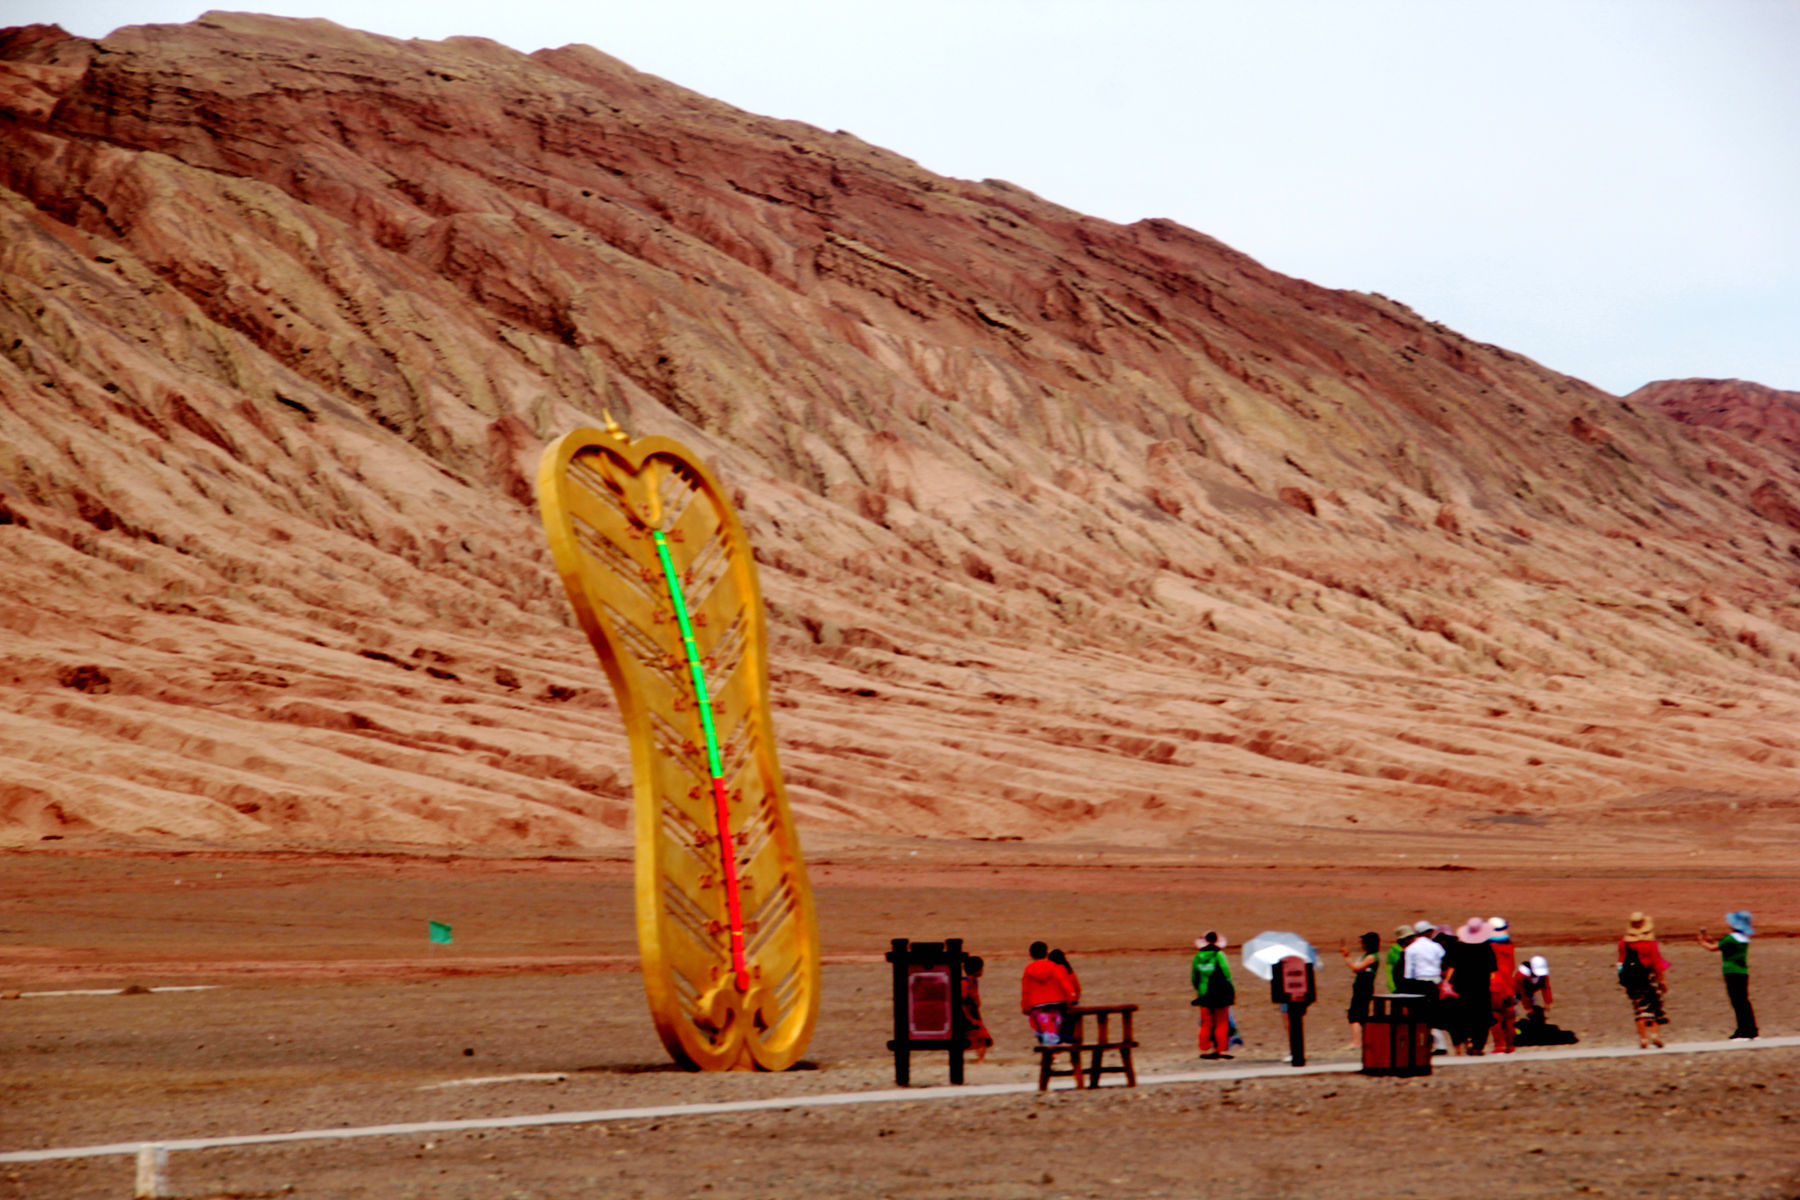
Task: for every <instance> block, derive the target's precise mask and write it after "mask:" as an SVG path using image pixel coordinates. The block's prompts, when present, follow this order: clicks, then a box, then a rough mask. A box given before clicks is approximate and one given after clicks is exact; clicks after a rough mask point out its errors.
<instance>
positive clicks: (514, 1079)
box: [418, 1071, 568, 1092]
mask: <svg viewBox="0 0 1800 1200" xmlns="http://www.w3.org/2000/svg"><path fill="white" fill-rule="evenodd" d="M566 1079H568V1075H566V1074H565V1073H563V1072H561V1071H536V1072H532V1073H531V1074H527V1075H483V1076H481V1077H480V1078H479V1079H446V1080H445V1081H444V1082H442V1083H426V1084H421V1085H420V1086H419V1088H418V1090H419V1091H421V1092H433V1091H436V1090H437V1089H439V1088H453V1087H479V1086H481V1085H482V1084H484V1083H562V1082H563V1081H564V1080H566Z"/></svg>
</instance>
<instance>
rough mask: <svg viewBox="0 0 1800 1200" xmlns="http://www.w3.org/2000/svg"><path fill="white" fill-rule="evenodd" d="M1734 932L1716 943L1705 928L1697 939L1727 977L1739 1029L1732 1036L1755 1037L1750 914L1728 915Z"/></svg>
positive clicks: (1733, 1031)
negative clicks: (1709, 952)
mask: <svg viewBox="0 0 1800 1200" xmlns="http://www.w3.org/2000/svg"><path fill="white" fill-rule="evenodd" d="M1725 924H1726V925H1728V926H1730V927H1731V932H1730V933H1728V934H1726V935H1725V936H1724V937H1722V938H1720V939H1719V940H1718V941H1716V942H1715V941H1713V940H1712V938H1711V937H1709V936H1708V935H1707V932H1706V930H1705V929H1704V928H1703V929H1701V930H1700V932H1699V933H1697V934H1695V935H1694V940H1696V941H1698V942H1699V943H1700V944H1701V945H1702V946H1705V947H1706V948H1707V949H1708V950H1711V951H1713V952H1714V953H1715V954H1717V955H1718V956H1719V970H1720V972H1721V973H1722V974H1723V975H1724V977H1725V995H1726V996H1727V997H1729V998H1730V1000H1731V1011H1732V1012H1733V1013H1734V1014H1736V1016H1737V1028H1736V1029H1734V1030H1732V1033H1731V1036H1732V1037H1733V1038H1734V1039H1736V1038H1753V1037H1755V1036H1756V1010H1755V1009H1753V1008H1751V1007H1750V934H1751V926H1750V911H1749V910H1748V909H1739V910H1738V911H1736V912H1728V913H1726V914H1725Z"/></svg>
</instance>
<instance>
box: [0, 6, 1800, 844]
mask: <svg viewBox="0 0 1800 1200" xmlns="http://www.w3.org/2000/svg"><path fill="white" fill-rule="evenodd" d="M0 107H3V108H4V109H5V114H6V119H5V120H4V121H0V562H3V563H4V569H5V576H6V579H7V581H8V587H7V588H6V590H5V594H4V595H3V596H0V647H4V657H3V658H0V710H3V711H4V713H5V718H4V720H3V721H0V836H3V837H4V838H5V839H7V840H13V841H21V840H26V841H28V840H34V839H38V838H44V837H71V836H80V835H91V836H112V837H116V836H130V837H136V838H143V837H153V838H176V839H191V840H200V841H207V842H226V843H236V842H241V841H255V842H268V841H280V842H305V843H309V844H367V843H373V842H413V843H421V842H422V843H437V844H479V845H489V846H537V847H546V846H584V847H587V846H605V845H614V844H622V843H623V842H624V841H625V840H626V838H627V837H628V829H627V827H626V816H627V809H628V803H629V765H628V761H627V757H626V754H625V751H624V746H623V741H622V738H621V736H620V734H619V731H618V728H617V720H616V716H615V715H614V714H613V712H612V711H611V707H612V706H611V700H610V697H609V695H608V693H607V689H606V684H605V681H604V679H603V677H602V676H601V674H600V672H599V670H598V669H597V667H596V665H595V664H594V662H593V660H592V656H591V654H590V652H589V651H588V648H587V647H586V645H585V642H584V641H583V639H582V638H581V636H580V634H579V632H578V631H577V630H576V629H575V628H574V626H573V624H572V622H571V620H570V618H569V615H568V613H567V611H566V604H565V603H564V600H563V598H562V596H561V594H560V591H559V586H558V584H557V582H556V580H555V578H554V575H553V572H552V571H551V569H550V565H549V562H548V557H547V554H546V552H545V550H544V546H543V538H542V536H541V534H540V532H539V530H538V529H537V526H536V516H535V511H534V504H533V498H532V495H531V486H530V483H529V482H528V481H529V480H530V478H531V473H532V468H533V464H534V461H535V458H536V456H537V453H538V451H539V449H540V447H541V446H542V445H543V444H544V442H545V441H546V440H548V439H549V438H551V437H553V436H555V435H556V434H558V433H560V432H562V431H564V430H566V429H568V428H570V427H572V426H575V425H580V424H593V423H597V422H598V421H599V420H600V419H601V414H602V413H603V412H605V411H610V412H611V413H612V414H613V415H615V416H616V417H617V418H618V419H619V420H620V421H621V423H623V424H624V425H626V426H627V427H628V428H629V429H630V430H632V431H633V432H635V433H663V434H669V435H671V436H674V437H676V438H679V439H681V440H683V441H686V442H688V443H689V444H690V445H692V446H694V447H695V448H696V449H698V450H699V451H701V452H702V453H703V454H704V455H706V456H707V457H708V458H709V461H710V462H711V463H712V465H713V466H714V468H715V470H716V472H717V473H718V474H719V475H720V476H721V477H723V478H725V479H727V480H729V481H731V482H732V485H733V486H734V487H735V489H736V493H737V494H736V497H735V499H736V501H737V503H738V504H739V506H740V509H741V511H742V514H743V517H744V519H745V522H746V525H747V527H748V529H749V532H750V535H751V537H752V539H753V540H754V541H755V543H756V545H757V548H758V550H757V552H758V557H759V559H760V562H761V568H762V576H763V583H764V589H765V592H766V594H767V596H768V599H769V608H770V614H771V620H772V630H773V634H774V637H775V643H776V645H775V657H776V661H777V664H778V666H777V671H776V678H775V689H776V695H777V698H778V700H777V702H778V704H779V705H780V709H781V711H780V712H779V714H778V722H779V724H778V728H779V731H780V733H781V735H782V753H783V755H784V759H785V762H786V765H787V767H788V770H789V779H790V786H791V789H792V792H793V798H794V800H795V803H796V809H797V812H798V814H799V816H800V819H801V820H802V821H803V822H804V823H805V824H806V825H807V827H809V828H811V829H814V830H825V829H834V830H838V831H842V832H844V833H846V834H857V833H883V834H894V833H900V834H918V835H928V836H946V837H1023V838H1041V837H1051V836H1059V837H1083V838H1085V837H1094V838H1105V839H1110V840H1125V841H1139V842H1146V843H1156V844H1176V843H1180V842H1182V841H1183V840H1184V839H1187V840H1202V841H1203V839H1204V838H1205V836H1206V833H1207V831H1208V829H1210V828H1218V827H1222V826H1224V825H1242V824H1244V823H1272V824H1276V825H1283V826H1293V827H1303V826H1307V825H1317V824H1320V823H1333V824H1337V823H1344V822H1357V823H1362V824H1365V825H1368V826H1375V827H1393V828H1406V827H1416V826H1420V825H1443V824H1466V823H1470V822H1475V823H1478V824H1477V826H1476V827H1480V826H1479V823H1485V822H1511V823H1534V822H1558V821H1582V820H1587V819H1590V818H1594V817H1607V818H1609V819H1629V820H1631V821H1632V822H1634V823H1635V824H1640V825H1641V824H1644V823H1646V822H1647V823H1652V824H1653V823H1655V822H1658V821H1664V820H1671V819H1679V818H1687V817H1699V818H1703V819H1704V818H1707V817H1709V816H1713V815H1718V816H1723V815H1726V814H1735V819H1737V820H1739V821H1742V820H1745V819H1750V825H1751V826H1752V827H1755V826H1756V825H1757V824H1758V823H1761V825H1763V826H1768V825H1771V824H1774V823H1787V822H1791V821H1792V820H1793V818H1794V816H1795V813H1796V811H1797V804H1800V800H1797V797H1796V788H1795V785H1794V780H1795V778H1796V777H1797V772H1800V719H1797V718H1800V603H1797V596H1800V591H1797V587H1796V585H1797V584H1800V521H1797V520H1796V514H1797V513H1800V508H1796V505H1800V455H1797V454H1796V450H1795V446H1794V444H1793V442H1792V441H1791V440H1784V437H1783V436H1780V435H1779V433H1778V431H1777V435H1776V436H1773V438H1771V436H1768V435H1767V431H1766V430H1764V429H1763V428H1762V427H1761V426H1757V427H1754V428H1752V427H1747V426H1745V425H1744V424H1741V423H1740V424H1737V425H1730V424H1727V425H1725V426H1723V427H1707V426H1706V425H1704V423H1703V424H1694V423H1690V422H1692V421H1693V420H1695V414H1694V413H1692V412H1684V411H1680V410H1678V409H1675V408H1672V407H1671V406H1669V405H1666V404H1664V403H1662V402H1660V401H1659V400H1658V399H1657V398H1656V397H1654V396H1644V395H1641V394H1640V395H1639V396H1635V397H1632V398H1630V399H1628V400H1621V399H1619V398H1617V397H1614V396H1611V395H1608V394H1606V393H1604V392H1601V391H1599V390H1598V389H1596V388H1593V387H1591V386H1589V385H1587V384H1585V383H1582V382H1581V381H1579V380H1576V379H1572V378H1569V377H1568V376H1565V375H1562V374H1559V373H1557V372H1556V371H1554V370H1552V369H1550V368H1548V367H1545V366H1542V365H1540V364H1537V363H1535V362H1532V361H1530V360H1528V359H1526V358H1524V357H1522V356H1520V355H1517V354H1514V353H1511V352H1509V351H1507V350H1504V349H1502V348H1500V347H1496V346H1491V345H1484V344H1479V343H1475V342H1472V341H1470V340H1468V339H1467V338H1464V337H1462V336H1460V335H1459V334H1457V333H1456V332H1455V331H1453V330H1450V329H1447V328H1445V327H1444V326H1442V325H1440V324H1437V323H1434V322H1432V321H1430V320H1427V319H1426V318H1424V317H1422V316H1420V315H1418V314H1416V313H1414V312H1413V311H1412V310H1410V309H1409V308H1407V307H1406V306H1405V305H1404V304H1402V303H1400V302H1398V301H1395V300H1391V299H1388V298H1386V297H1382V296H1376V295H1364V294H1358V293H1351V292H1340V291H1331V290H1328V289H1324V288H1320V287H1316V286H1313V285H1311V284H1309V283H1306V282H1304V281H1301V280H1297V279H1291V278H1286V277H1284V276H1281V275H1278V274H1275V273H1273V272H1271V271H1268V270H1266V269H1264V268H1262V267H1261V266H1259V265H1258V264H1257V263H1256V262H1254V261H1252V260H1251V259H1249V258H1247V257H1246V256H1244V255H1242V254H1239V253H1237V252H1235V251H1233V250H1231V249H1230V248H1228V247H1226V246H1223V245H1221V244H1220V243H1218V242H1216V241H1214V240H1213V239H1211V238H1208V237H1206V236H1204V235H1202V234H1199V233H1196V232H1193V231H1191V230H1188V229H1185V228H1182V227H1181V226H1179V225H1176V224H1174V223H1172V222H1168V221H1162V220H1147V221H1141V222H1138V223H1136V224H1133V225H1125V226H1121V225H1116V224H1111V223H1108V222H1105V221H1101V220H1097V219H1094V218H1090V217H1085V216H1082V215H1080V214H1078V213H1074V212H1071V211H1069V210H1066V209H1063V208H1060V207H1058V206H1056V205H1055V204H1053V203H1050V202H1049V201H1046V200H1044V199H1040V198H1038V197H1036V196H1033V195H1031V194H1029V193H1027V192H1025V191H1023V190H1021V189H1019V188H1017V187H1014V186H1011V185H1009V184H1006V183H1004V182H1001V181H997V180H988V181H984V182H979V183H976V182H969V181H964V180H956V179H947V178H942V177H939V176H935V175H933V174H931V173H929V172H927V171H925V170H923V169H921V168H920V167H918V166H917V165H916V164H914V163H912V162H910V161H908V160H907V159H904V158H902V157H900V156H898V155H896V154H893V153H890V152H888V151H885V150H882V149H879V148H877V147H873V146H869V145H866V144H864V143H862V142H860V141H858V140H857V139H856V138H854V137H852V136H850V135H848V134H845V133H841V132H840V133H826V132H823V131H821V130H818V129H814V128H811V127H809V126H805V125H800V124H795V123H792V122H782V121H775V120H769V119H764V118H760V117H756V116H753V115H750V114H747V113H743V112H740V111H737V110H734V109H732V108H729V107H727V106H725V105H722V104H719V103H716V102H714V101H711V100H708V99H706V98H705V97H702V96H699V95H696V94H694V93H692V92H688V91H684V90H683V89H681V88H679V87H676V86H674V85H672V84H670V83H667V82H664V81H662V80H658V79H654V78H651V77H649V76H646V75H643V74H640V73H638V72H636V71H634V70H632V69H631V68H630V67H628V66H626V65H624V64H623V63H620V62H618V61H616V60H614V59H611V58H609V57H607V56H606V55H604V54H602V53H600V52H598V51H596V50H592V49H589V48H586V47H578V46H571V47H564V48H562V49H558V50H546V51H540V52H538V53H536V54H531V55H525V54H520V53H517V52H514V51H512V50H509V49H507V48H505V47H502V46H499V45H496V44H494V43H491V42H486V41H480V40H475V39H451V40H448V41H445V42H436V43H430V42H401V41H395V40H390V39H386V38H380V37H375V36H371V35H367V34H362V33H356V32H352V31H349V30H345V29H342V28H339V27H337V26H334V25H331V24H329V23H326V22H321V21H294V20H281V19H274V18H265V17H251V16H244V15H236V14H221V13H212V14H208V15H207V16H206V17H204V18H202V19H201V20H200V21H198V22H195V23H194V24H191V25H183V26H149V27H141V28H130V29H124V30H120V31H119V32H117V33H115V34H114V35H112V36H111V37H108V38H106V39H104V40H102V41H98V42H91V41H86V40H82V39H76V38H71V37H67V36H66V35H63V34H62V33H61V32H60V31H58V30H55V29H53V28H46V27H41V26H40V27H30V28H26V29H22V30H12V31H8V32H5V33H3V34H0ZM1771 411H1773V410H1771ZM1713 424H1714V425H1715V426H1716V425H1718V423H1713ZM1750 425H1753V426H1754V425H1756V423H1755V422H1751V423H1750Z"/></svg>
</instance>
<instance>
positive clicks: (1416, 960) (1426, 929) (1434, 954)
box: [1400, 921, 1450, 1054]
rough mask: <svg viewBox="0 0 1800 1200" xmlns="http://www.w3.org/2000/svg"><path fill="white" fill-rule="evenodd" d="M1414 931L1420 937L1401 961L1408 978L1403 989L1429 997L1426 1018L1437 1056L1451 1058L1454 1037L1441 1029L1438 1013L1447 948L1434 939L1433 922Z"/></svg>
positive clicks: (1425, 923)
mask: <svg viewBox="0 0 1800 1200" xmlns="http://www.w3.org/2000/svg"><path fill="white" fill-rule="evenodd" d="M1413 929H1414V930H1416V931H1417V932H1418V936H1417V937H1415V938H1414V939H1413V940H1412V941H1410V942H1408V943H1407V945H1406V954H1405V956H1404V957H1403V958H1402V959H1401V960H1400V964H1401V971H1402V972H1403V973H1404V975H1405V976H1406V978H1405V979H1403V980H1402V981H1401V985H1400V986H1401V989H1402V990H1403V991H1408V992H1412V993H1413V994H1415V995H1419V996H1425V997H1427V999H1426V1002H1425V1016H1426V1019H1427V1020H1429V1021H1430V1022H1431V1040H1432V1044H1433V1045H1434V1046H1435V1047H1436V1049H1435V1050H1434V1051H1433V1053H1436V1054H1447V1053H1449V1051H1450V1035H1449V1034H1448V1033H1446V1032H1445V1031H1444V1030H1443V1029H1441V1028H1439V1026H1438V1022H1439V1020H1440V1019H1441V1018H1440V1017H1439V1016H1438V1013H1439V1011H1440V1010H1441V1009H1442V1007H1443V1006H1442V1005H1440V1004H1439V1003H1438V986H1439V985H1440V984H1442V983H1443V981H1444V947H1443V946H1442V945H1441V944H1439V943H1438V942H1437V941H1436V940H1434V939H1433V937H1432V934H1433V933H1434V932H1435V927H1434V926H1433V925H1432V923H1431V922H1430V921H1420V922H1418V923H1417V924H1415V925H1414V926H1413Z"/></svg>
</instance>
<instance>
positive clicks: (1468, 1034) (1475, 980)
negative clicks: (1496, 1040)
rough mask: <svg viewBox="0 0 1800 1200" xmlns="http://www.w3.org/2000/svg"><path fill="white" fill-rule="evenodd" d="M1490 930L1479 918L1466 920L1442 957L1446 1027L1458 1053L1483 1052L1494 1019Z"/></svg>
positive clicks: (1484, 1052) (1492, 950) (1492, 961)
mask: <svg viewBox="0 0 1800 1200" xmlns="http://www.w3.org/2000/svg"><path fill="white" fill-rule="evenodd" d="M1492 935H1493V930H1491V929H1489V928H1488V923H1487V922H1486V921H1484V920H1482V919H1481V918H1480V917H1470V918H1469V919H1468V920H1467V921H1464V922H1463V923H1462V924H1461V925H1460V926H1458V927H1457V930H1456V940H1455V941H1454V942H1452V943H1451V945H1450V947H1449V950H1448V952H1447V953H1446V954H1445V955H1444V998H1445V1000H1446V1001H1447V1002H1448V1004H1449V1006H1450V1014H1451V1015H1450V1017H1449V1019H1448V1021H1447V1022H1446V1028H1448V1029H1449V1031H1450V1040H1451V1041H1452V1042H1453V1043H1454V1044H1455V1046H1456V1052H1457V1053H1458V1054H1473V1055H1481V1054H1486V1053H1487V1040H1488V1028H1489V1026H1490V1025H1491V1024H1492V1023H1493V1020H1494V1001H1493V997H1492V995H1491V994H1490V991H1489V989H1490V988H1491V987H1492V986H1493V977H1494V948H1493V947H1492V946H1491V945H1489V944H1488V939H1489V938H1490V937H1491V936H1492Z"/></svg>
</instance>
